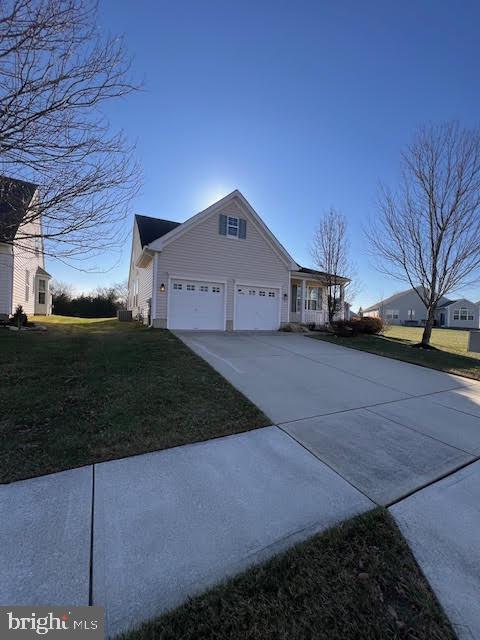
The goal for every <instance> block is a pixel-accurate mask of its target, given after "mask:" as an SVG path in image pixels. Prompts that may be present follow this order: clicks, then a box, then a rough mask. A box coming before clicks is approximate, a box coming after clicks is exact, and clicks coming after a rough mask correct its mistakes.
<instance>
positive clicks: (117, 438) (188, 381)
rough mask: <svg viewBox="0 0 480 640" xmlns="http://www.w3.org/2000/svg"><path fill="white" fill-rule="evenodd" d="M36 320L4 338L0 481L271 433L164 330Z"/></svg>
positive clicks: (0, 340)
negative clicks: (37, 326)
mask: <svg viewBox="0 0 480 640" xmlns="http://www.w3.org/2000/svg"><path fill="white" fill-rule="evenodd" d="M35 321H36V322H38V323H41V324H45V325H46V326H47V327H48V331H46V332H45V333H36V332H27V331H25V332H14V331H9V330H7V329H0V354H1V361H2V367H1V371H2V374H1V378H0V407H1V408H2V409H1V412H0V433H1V445H0V482H10V481H12V480H19V479H22V478H28V477H31V476H36V475H41V474H45V473H51V472H53V471H60V470H63V469H68V468H72V467H77V466H80V465H84V464H90V463H93V462H100V461H102V460H109V459H113V458H120V457H124V456H129V455H134V454H138V453H143V452H146V451H153V450H156V449H164V448H167V447H174V446H177V445H182V444H186V443H190V442H197V441H200V440H207V439H209V438H215V437H219V436H225V435H228V434H232V433H238V432H241V431H246V430H249V429H254V428H256V427H260V426H264V425H267V424H271V421H270V420H269V419H268V418H267V417H266V416H265V415H264V414H263V413H262V412H261V411H260V410H259V409H257V407H255V405H253V404H252V403H251V402H250V401H249V400H247V399H246V398H245V397H244V396H243V395H242V394H240V393H239V392H238V391H236V389H234V388H233V387H232V386H231V385H230V384H229V383H228V382H227V381H226V380H225V379H224V378H223V377H222V376H220V375H219V374H218V373H216V372H215V371H214V370H213V369H212V368H211V367H210V366H209V365H208V364H207V363H206V362H204V361H203V360H202V359H201V358H199V357H198V356H197V355H195V354H194V353H193V352H192V351H190V349H188V348H187V347H186V346H185V345H184V344H183V343H182V342H181V341H180V340H178V339H177V338H176V337H175V336H174V335H173V334H171V333H170V332H169V331H166V330H155V331H152V330H149V329H146V328H145V327H143V326H140V325H139V324H136V323H127V322H118V321H117V320H114V319H113V320H112V319H101V320H85V319H80V318H64V317H58V316H57V317H55V316H53V317H48V318H35Z"/></svg>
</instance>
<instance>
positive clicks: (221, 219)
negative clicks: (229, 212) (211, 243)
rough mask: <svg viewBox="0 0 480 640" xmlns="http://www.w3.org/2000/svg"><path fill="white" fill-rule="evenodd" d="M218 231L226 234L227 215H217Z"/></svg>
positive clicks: (223, 234)
mask: <svg viewBox="0 0 480 640" xmlns="http://www.w3.org/2000/svg"><path fill="white" fill-rule="evenodd" d="M218 233H219V234H220V235H222V236H226V235H227V216H224V215H223V213H221V214H220V215H219V216H218Z"/></svg>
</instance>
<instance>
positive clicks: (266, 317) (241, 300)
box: [233, 285, 280, 330]
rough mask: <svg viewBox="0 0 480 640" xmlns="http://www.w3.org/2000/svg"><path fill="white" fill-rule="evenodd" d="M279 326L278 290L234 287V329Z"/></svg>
mask: <svg viewBox="0 0 480 640" xmlns="http://www.w3.org/2000/svg"><path fill="white" fill-rule="evenodd" d="M279 326H280V290H279V289H271V288H267V287H250V286H240V285H237V286H236V287H235V320H234V325H233V328H234V329H259V330H277V329H278V328H279Z"/></svg>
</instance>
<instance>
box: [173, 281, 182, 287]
mask: <svg viewBox="0 0 480 640" xmlns="http://www.w3.org/2000/svg"><path fill="white" fill-rule="evenodd" d="M173 288H174V289H183V285H182V284H181V283H180V282H174V283H173Z"/></svg>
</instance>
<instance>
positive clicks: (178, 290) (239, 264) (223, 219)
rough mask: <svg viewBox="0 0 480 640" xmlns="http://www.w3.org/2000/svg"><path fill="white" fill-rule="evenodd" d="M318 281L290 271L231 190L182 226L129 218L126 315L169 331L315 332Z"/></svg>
mask: <svg viewBox="0 0 480 640" xmlns="http://www.w3.org/2000/svg"><path fill="white" fill-rule="evenodd" d="M325 276H326V274H325V273H322V272H320V271H315V270H313V269H306V268H304V267H301V266H300V265H299V264H297V263H296V262H295V261H294V260H293V258H292V257H291V256H290V254H289V253H288V252H287V250H286V249H285V248H284V247H283V246H282V245H281V244H280V242H279V241H278V240H277V239H276V237H275V236H274V235H273V233H272V232H271V231H270V229H268V227H267V226H266V225H265V223H264V222H263V221H262V219H261V218H260V216H259V215H258V214H257V213H256V212H255V211H254V210H253V208H252V207H251V205H250V204H249V203H248V202H247V200H246V199H245V198H244V196H243V195H242V194H241V193H240V192H239V191H238V190H236V191H233V192H232V193H230V194H229V195H228V196H225V197H224V198H222V199H221V200H219V201H218V202H216V203H215V204H213V205H211V206H210V207H208V208H207V209H205V210H204V211H201V212H200V213H198V214H197V215H194V216H193V217H191V218H189V219H188V220H186V221H185V222H183V223H179V222H173V221H171V220H162V219H158V218H151V217H149V216H140V215H137V216H135V220H134V224H133V237H132V252H131V259H130V273H129V280H128V309H130V310H131V311H132V314H133V316H134V317H137V318H139V319H142V320H143V321H144V322H145V323H146V324H149V325H151V326H153V327H157V328H168V329H200V330H202V329H203V330H221V331H224V330H227V331H232V330H248V329H253V330H276V329H279V328H280V326H281V325H284V324H286V323H288V322H302V323H306V324H315V325H322V324H325V322H326V321H327V318H328V313H327V295H326V294H327V291H326V284H325V283H326V280H325ZM338 281H339V284H340V285H341V286H340V289H341V304H340V305H339V306H340V308H341V309H343V308H344V305H343V291H344V286H345V284H346V283H348V279H347V278H338ZM340 317H343V311H342V313H341V314H339V318H340Z"/></svg>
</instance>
